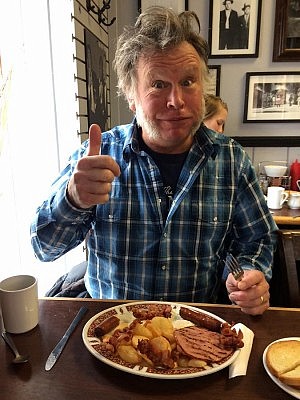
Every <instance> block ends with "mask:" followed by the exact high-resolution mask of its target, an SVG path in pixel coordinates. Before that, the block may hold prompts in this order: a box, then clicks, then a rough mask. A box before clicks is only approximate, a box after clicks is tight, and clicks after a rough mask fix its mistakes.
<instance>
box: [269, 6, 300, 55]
mask: <svg viewBox="0 0 300 400" xmlns="http://www.w3.org/2000/svg"><path fill="white" fill-rule="evenodd" d="M273 61H275V62H276V61H300V0H293V1H292V0H290V1H287V0H276V9H275V24H274V44H273Z"/></svg>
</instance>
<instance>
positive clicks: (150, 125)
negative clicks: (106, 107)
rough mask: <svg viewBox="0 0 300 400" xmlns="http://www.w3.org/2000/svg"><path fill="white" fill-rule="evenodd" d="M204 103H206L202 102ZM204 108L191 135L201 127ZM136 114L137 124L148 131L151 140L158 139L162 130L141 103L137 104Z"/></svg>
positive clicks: (191, 129)
mask: <svg viewBox="0 0 300 400" xmlns="http://www.w3.org/2000/svg"><path fill="white" fill-rule="evenodd" d="M202 104H204V103H203V102H202ZM204 113H205V112H204V110H202V112H201V114H200V116H199V120H198V121H195V122H194V124H193V125H192V127H191V128H190V135H191V136H194V135H195V133H196V132H197V130H198V129H199V128H200V126H201V123H202V121H203V118H204ZM135 116H136V121H137V124H138V125H139V126H140V127H142V129H143V130H145V132H147V135H148V137H149V139H150V140H158V139H159V138H160V136H161V135H160V131H159V129H158V127H157V126H156V124H155V122H153V121H151V120H150V119H149V118H148V117H146V115H145V113H144V110H143V109H142V106H141V105H140V104H137V105H136V111H135Z"/></svg>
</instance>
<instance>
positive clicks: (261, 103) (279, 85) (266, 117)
mask: <svg viewBox="0 0 300 400" xmlns="http://www.w3.org/2000/svg"><path fill="white" fill-rule="evenodd" d="M299 121H300V72H299V71H298V72H247V73H246V87H245V107H244V122H299Z"/></svg>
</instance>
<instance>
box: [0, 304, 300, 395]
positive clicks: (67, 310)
mask: <svg viewBox="0 0 300 400" xmlns="http://www.w3.org/2000/svg"><path fill="white" fill-rule="evenodd" d="M120 303H121V302H117V301H115V302H113V301H101V300H92V299H61V298H60V299H57V298H56V299H55V298H51V299H50V298H49V299H41V300H40V322H39V325H38V326H37V327H36V328H35V329H33V330H32V331H30V332H27V333H24V334H20V335H14V340H15V342H16V344H17V346H18V347H19V349H20V351H21V352H24V353H28V354H29V355H30V362H29V363H27V364H22V365H14V364H12V363H11V361H12V358H13V355H12V353H11V351H10V350H9V348H8V347H7V346H6V345H5V343H4V341H3V340H1V341H0V360H1V362H0V398H1V399H3V400H16V399H18V400H44V399H46V400H77V399H78V400H85V399H86V400H94V399H106V400H139V399H143V400H153V399H156V400H162V399H172V400H179V399H180V400H182V399H184V400H195V399H214V400H218V399H220V400H227V399H228V400H229V399H230V400H232V399H241V400H254V399H255V400H259V399H272V400H288V399H291V397H290V395H288V394H287V393H286V392H284V391H283V390H282V389H280V388H279V387H277V385H275V384H274V383H273V381H272V380H271V379H270V378H269V376H268V375H267V373H266V372H265V370H264V367H263V364H262V354H263V351H264V349H265V348H266V346H267V345H268V344H269V343H270V342H272V341H273V340H276V339H279V338H282V337H290V336H300V333H299V328H300V309H279V308H272V309H269V310H268V311H266V312H265V313H264V314H263V316H258V317H251V316H249V315H246V314H243V313H242V312H241V311H240V309H239V308H238V307H237V306H225V305H208V304H195V306H197V307H200V308H202V309H205V310H208V311H210V312H212V313H214V314H217V315H219V316H220V317H222V318H224V319H225V320H227V321H230V322H231V321H235V322H242V323H244V324H245V325H247V326H248V327H249V328H251V329H252V330H253V331H254V333H255V338H254V342H253V349H252V353H251V357H250V360H249V365H248V372H247V375H246V376H243V377H237V378H233V379H230V380H229V379H228V368H225V369H223V370H221V371H219V372H217V373H214V374H211V375H207V376H203V377H200V378H192V379H187V380H163V379H151V378H144V377H140V376H137V375H133V374H129V373H126V372H122V371H119V370H117V369H115V368H112V367H110V366H108V365H106V364H104V363H102V362H101V361H99V360H98V359H96V358H95V357H94V356H93V355H91V354H90V353H89V352H88V350H87V349H86V348H85V346H84V344H83V341H82V338H81V333H82V328H83V326H84V324H85V323H86V322H87V321H88V320H89V319H90V318H91V317H92V316H93V315H95V314H96V313H98V312H100V311H102V310H104V309H106V308H109V307H112V306H114V305H117V304H120ZM83 304H84V305H85V306H87V307H88V310H89V311H88V313H87V314H86V315H85V317H84V319H83V320H82V322H81V323H80V325H79V326H78V327H77V328H76V330H75V332H74V333H73V335H72V336H71V338H70V339H69V341H68V343H67V346H66V348H65V349H64V351H63V353H62V355H61V357H60V358H59V360H58V361H57V363H56V364H55V366H54V367H53V368H52V370H50V371H48V372H46V371H45V369H44V367H45V362H46V359H47V357H48V355H49V353H50V351H51V350H52V349H53V347H54V346H55V344H56V343H57V342H58V340H59V339H60V338H61V336H62V335H63V333H64V332H65V330H66V329H67V327H68V325H69V324H70V322H71V321H72V319H73V318H74V316H75V314H76V313H77V311H78V310H79V308H80V307H81V306H82V305H83Z"/></svg>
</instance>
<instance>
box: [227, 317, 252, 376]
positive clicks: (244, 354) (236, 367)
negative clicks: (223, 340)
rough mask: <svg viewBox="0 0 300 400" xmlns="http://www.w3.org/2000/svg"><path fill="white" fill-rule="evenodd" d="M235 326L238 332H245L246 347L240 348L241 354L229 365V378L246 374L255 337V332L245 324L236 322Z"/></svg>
mask: <svg viewBox="0 0 300 400" xmlns="http://www.w3.org/2000/svg"><path fill="white" fill-rule="evenodd" d="M233 328H235V329H236V331H237V332H238V331H240V330H241V331H242V332H243V342H244V347H242V348H241V349H240V354H239V355H238V356H237V358H236V359H235V360H234V362H233V363H232V364H231V365H230V366H229V378H234V377H235V376H242V375H246V373H247V367H248V361H249V357H250V354H251V350H252V343H253V338H254V333H253V332H252V331H251V329H249V328H248V327H247V326H246V325H244V324H241V323H238V324H235V325H234V326H233Z"/></svg>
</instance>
